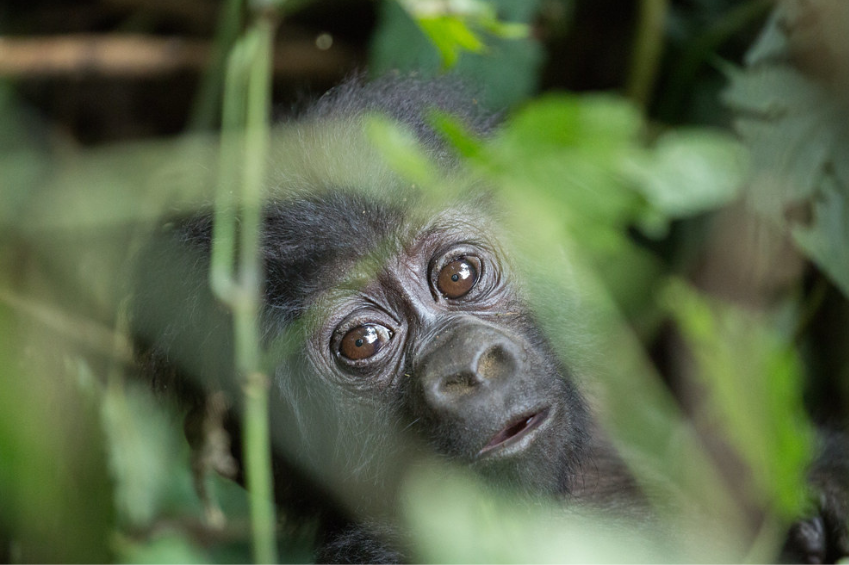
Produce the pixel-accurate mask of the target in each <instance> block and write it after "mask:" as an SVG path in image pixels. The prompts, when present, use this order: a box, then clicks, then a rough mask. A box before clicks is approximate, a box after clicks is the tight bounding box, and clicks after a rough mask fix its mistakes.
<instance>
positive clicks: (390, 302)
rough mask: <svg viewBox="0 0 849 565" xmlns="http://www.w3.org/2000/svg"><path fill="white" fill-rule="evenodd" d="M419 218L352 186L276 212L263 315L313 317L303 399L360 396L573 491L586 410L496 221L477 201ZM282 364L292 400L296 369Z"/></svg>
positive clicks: (388, 416)
mask: <svg viewBox="0 0 849 565" xmlns="http://www.w3.org/2000/svg"><path fill="white" fill-rule="evenodd" d="M357 210H359V211H360V213H359V214H357V213H353V214H352V213H351V212H352V211H357ZM307 212H308V213H307ZM408 215H409V211H408V210H404V209H402V208H399V207H390V206H386V205H382V204H380V203H379V202H376V201H370V200H368V199H366V198H365V197H363V196H358V195H356V194H355V193H350V192H344V191H336V192H331V193H329V194H325V195H323V196H321V197H320V198H311V199H307V200H305V201H300V202H291V201H290V202H287V203H281V204H279V205H276V206H274V207H273V208H272V209H270V210H269V212H268V214H267V218H266V225H267V229H266V239H265V253H264V255H265V257H266V263H267V270H268V273H269V276H268V296H267V298H268V302H269V310H268V312H267V313H266V319H269V320H273V319H274V318H275V316H277V317H279V314H275V312H281V311H282V312H290V311H291V312H304V311H305V310H311V311H312V312H313V313H314V315H313V316H309V317H310V318H311V322H310V324H309V328H310V329H309V331H308V335H309V337H308V338H307V343H306V349H305V351H304V352H303V353H305V357H306V359H307V364H308V366H309V367H310V369H309V370H307V371H306V374H307V376H306V380H307V381H309V382H304V383H302V386H303V387H304V390H303V391H302V392H301V394H299V395H298V396H299V397H303V396H310V395H314V394H316V393H315V392H314V391H315V389H316V388H319V387H326V388H327V389H329V390H330V391H332V392H331V393H330V397H331V398H333V399H334V400H333V401H331V402H328V403H327V404H333V408H332V409H333V410H334V412H336V414H335V416H336V417H341V416H340V415H339V414H338V412H339V411H340V410H341V407H342V406H344V405H346V404H350V400H351V399H352V398H356V399H358V400H359V405H360V406H362V404H365V405H367V407H368V408H370V409H372V410H374V412H375V413H376V414H380V415H381V417H380V418H378V420H380V421H382V422H384V423H385V422H391V423H392V425H394V426H396V427H398V428H400V429H405V430H406V429H409V430H412V431H413V432H415V433H416V434H417V435H418V436H419V437H420V438H422V439H423V440H424V441H425V442H426V443H427V444H429V445H430V446H431V447H432V448H433V449H434V450H435V451H436V452H437V453H438V454H440V455H445V456H448V457H450V458H451V459H453V460H455V461H458V462H462V463H464V464H468V465H471V466H472V467H473V468H475V469H476V470H478V471H480V472H481V473H482V474H484V475H486V476H488V477H491V478H493V479H496V480H497V481H498V482H501V483H507V484H509V485H511V486H514V487H518V488H521V489H523V490H531V491H535V492H540V491H545V492H568V491H569V490H570V486H571V477H572V476H573V475H574V471H575V470H576V468H577V465H578V464H579V461H580V459H581V456H582V454H583V450H584V446H585V443H586V435H587V434H586V431H585V430H586V427H587V424H586V422H585V420H586V409H585V406H584V403H583V401H582V399H581V398H580V396H579V394H578V393H577V391H576V390H575V387H574V385H573V384H572V383H571V381H570V380H569V378H568V375H567V373H566V371H565V370H564V368H563V367H562V366H561V365H560V364H559V362H558V360H557V358H556V356H555V355H554V354H553V352H552V351H551V349H550V346H549V344H548V342H547V341H546V340H545V338H544V337H543V336H542V334H541V333H540V331H539V330H538V329H537V326H536V324H535V323H534V321H533V319H532V316H531V314H530V313H529V311H528V309H527V307H526V306H525V305H524V303H523V301H522V299H521V297H520V285H519V284H518V281H516V280H514V278H515V277H514V275H513V274H512V272H511V270H510V268H509V265H508V263H507V261H506V260H505V257H504V256H503V253H502V251H501V249H500V246H499V245H498V242H497V241H496V238H495V237H494V235H493V232H494V229H493V226H492V225H491V222H489V221H488V220H487V219H486V218H485V217H484V216H483V215H481V214H480V212H478V211H474V210H473V209H472V207H471V206H466V207H462V206H459V205H457V206H454V207H452V209H451V210H450V211H448V212H443V213H441V214H438V215H437V216H436V217H435V218H432V219H430V220H429V221H423V222H422V221H419V222H414V221H410V219H408V217H407V216H408ZM310 219H312V220H313V221H314V222H315V225H308V224H309V223H310ZM293 223H296V224H297V226H295V225H292V224H293ZM296 228H297V229H296ZM304 233H310V234H316V237H312V238H311V239H310V240H309V244H308V247H309V249H300V247H301V246H303V243H302V241H301V240H302V236H301V235H300V234H304ZM318 234H320V235H318ZM299 238H301V240H299ZM275 273H279V274H281V275H283V274H289V275H288V276H282V278H280V279H275ZM291 273H298V275H299V276H300V277H304V276H307V275H310V273H311V275H310V276H312V277H315V278H318V280H320V281H322V282H321V284H316V283H315V282H312V283H311V284H305V283H303V282H296V281H293V280H291V279H292V276H291ZM293 288H297V289H298V291H299V292H295V293H292V292H291V290H292V289H293ZM306 288H313V289H314V291H313V292H312V293H310V294H308V295H304V294H303V291H304V289H306ZM297 302H300V303H297ZM276 372H277V374H278V382H283V386H282V388H283V389H284V392H283V393H282V394H283V395H284V396H285V395H286V394H287V393H286V392H285V388H286V384H285V382H284V381H286V379H287V378H291V374H292V372H293V371H292V369H291V364H288V365H284V366H282V367H278V370H277V371H276ZM316 381H321V382H320V383H318V382H316ZM319 417H322V418H323V416H319ZM363 425H364V424H363V423H362V422H354V421H353V419H352V420H350V421H348V422H340V424H339V426H340V427H341V428H351V427H352V426H353V427H355V428H357V427H360V426H363ZM367 425H369V426H380V425H381V423H380V422H372V423H370V424H367ZM310 426H311V424H308V425H307V426H306V427H310ZM302 427H304V426H303V425H302ZM361 431H362V432H363V433H374V432H375V430H361ZM307 433H308V430H307ZM337 435H338V436H339V437H338V438H337V442H338V441H339V438H344V437H345V434H344V433H342V434H337ZM313 443H314V442H313ZM337 448H338V447H337ZM343 448H344V447H343ZM306 449H308V447H306Z"/></svg>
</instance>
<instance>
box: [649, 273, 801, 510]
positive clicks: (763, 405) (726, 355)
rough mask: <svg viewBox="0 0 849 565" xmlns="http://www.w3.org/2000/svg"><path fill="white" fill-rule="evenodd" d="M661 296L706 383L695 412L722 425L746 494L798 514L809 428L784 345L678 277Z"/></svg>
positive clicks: (796, 367)
mask: <svg viewBox="0 0 849 565" xmlns="http://www.w3.org/2000/svg"><path fill="white" fill-rule="evenodd" d="M662 298H663V303H664V304H665V307H666V309H667V311H668V312H669V313H670V314H671V315H672V317H673V318H674V319H675V321H676V322H677V324H678V326H679V327H680V328H681V331H682V333H683V335H684V338H685V341H686V342H687V344H688V346H689V347H690V349H691V351H692V353H693V358H694V360H695V364H696V376H697V377H698V378H699V379H700V381H701V382H702V383H703V384H704V385H705V386H706V387H707V404H706V406H707V408H706V409H705V410H704V413H702V414H700V415H699V417H700V418H702V419H703V421H704V422H705V424H706V425H707V426H711V427H714V426H715V427H717V428H718V429H720V430H722V431H723V432H724V435H725V438H726V439H727V441H728V442H729V444H730V445H732V446H733V447H734V448H735V449H736V452H737V454H738V456H739V457H740V458H741V459H742V460H743V461H744V462H745V463H746V464H747V466H748V468H749V470H750V472H751V474H744V476H745V477H747V478H748V481H749V482H750V483H751V484H750V487H752V488H751V490H750V489H747V491H750V492H754V493H757V495H758V498H759V500H756V501H754V502H757V503H759V504H762V505H764V506H765V507H767V508H771V509H772V511H773V512H775V513H776V514H777V515H778V516H779V517H781V518H783V519H785V520H791V519H793V518H795V517H797V516H799V515H801V514H802V513H803V512H804V511H805V509H806V505H807V504H808V498H807V486H806V485H807V481H806V475H807V470H808V466H809V464H810V462H811V459H812V455H813V440H814V437H815V435H814V431H813V428H812V426H811V424H810V422H809V421H808V419H807V416H806V412H805V408H804V406H803V404H802V400H801V399H802V383H803V376H802V368H801V363H800V361H799V359H798V356H797V355H796V353H795V351H794V350H793V348H792V346H791V345H790V344H789V343H787V342H785V341H784V340H783V339H782V338H780V337H779V336H778V335H777V334H776V333H775V332H773V331H771V330H770V329H769V328H768V327H767V326H766V325H765V324H764V323H763V322H762V321H760V320H758V319H756V318H755V317H754V316H753V315H750V314H748V313H745V312H743V311H742V310H739V309H735V308H734V307H732V306H729V305H722V304H720V303H717V302H711V301H709V300H708V299H707V298H705V297H703V296H701V295H699V294H698V293H697V292H696V291H695V290H693V289H692V288H690V287H689V286H687V285H686V284H684V283H682V282H679V281H673V282H672V283H671V284H670V285H669V286H668V287H667V288H666V289H665V291H664V294H663V297H662Z"/></svg>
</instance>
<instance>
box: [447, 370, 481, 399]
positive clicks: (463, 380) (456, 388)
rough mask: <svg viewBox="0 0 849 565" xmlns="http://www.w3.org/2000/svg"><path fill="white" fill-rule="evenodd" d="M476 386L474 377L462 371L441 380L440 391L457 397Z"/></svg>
mask: <svg viewBox="0 0 849 565" xmlns="http://www.w3.org/2000/svg"><path fill="white" fill-rule="evenodd" d="M476 384H477V379H475V376H474V375H473V374H472V373H470V372H468V371H462V372H460V373H456V374H453V375H449V376H447V377H445V378H444V379H443V380H442V384H441V386H440V389H441V390H442V392H443V393H446V394H449V395H452V396H457V395H459V394H463V393H465V392H469V391H470V390H472V388H474V386H475V385H476Z"/></svg>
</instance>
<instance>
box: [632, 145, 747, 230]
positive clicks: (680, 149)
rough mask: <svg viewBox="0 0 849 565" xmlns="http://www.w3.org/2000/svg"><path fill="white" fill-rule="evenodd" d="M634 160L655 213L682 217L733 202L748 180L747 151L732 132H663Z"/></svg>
mask: <svg viewBox="0 0 849 565" xmlns="http://www.w3.org/2000/svg"><path fill="white" fill-rule="evenodd" d="M643 157H644V158H643V159H635V161H634V165H635V168H634V170H633V174H634V176H635V178H636V179H637V180H638V183H639V188H640V190H641V191H642V192H643V194H644V195H645V196H646V199H647V200H648V201H649V203H650V204H651V206H652V207H653V208H654V209H655V211H656V212H660V213H661V214H662V215H664V216H666V217H668V218H681V217H686V216H690V215H694V214H698V213H700V212H704V211H707V210H714V209H717V208H719V207H721V206H723V205H726V204H728V203H729V202H731V201H732V200H734V199H735V198H736V197H737V195H738V193H739V190H740V188H741V186H742V185H743V182H744V181H745V178H746V173H747V171H748V169H747V164H748V163H747V159H746V157H747V154H746V151H745V149H744V147H742V145H740V143H739V142H737V141H736V140H734V139H733V138H732V137H731V136H730V135H728V134H726V133H723V132H719V131H711V130H706V129H678V130H674V131H671V132H669V133H666V134H664V135H663V136H661V137H660V139H658V140H657V142H656V143H655V144H654V146H653V147H652V149H651V151H649V152H646V153H645V154H644V155H643Z"/></svg>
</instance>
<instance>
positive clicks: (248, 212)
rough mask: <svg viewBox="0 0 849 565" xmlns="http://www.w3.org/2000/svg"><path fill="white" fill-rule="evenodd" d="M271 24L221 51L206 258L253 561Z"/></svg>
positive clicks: (261, 498) (264, 431) (264, 558)
mask: <svg viewBox="0 0 849 565" xmlns="http://www.w3.org/2000/svg"><path fill="white" fill-rule="evenodd" d="M276 26H277V20H276V18H275V17H274V13H273V12H272V11H268V10H266V11H263V12H261V13H259V14H257V16H256V19H255V21H254V22H253V23H252V25H251V27H250V29H249V30H248V31H247V32H246V34H245V35H244V37H243V38H242V39H240V40H239V41H238V42H237V43H236V45H235V46H234V48H233V51H232V52H231V54H230V56H229V58H228V64H227V74H226V82H225V92H224V109H223V117H222V121H223V134H222V140H221V163H220V165H221V173H220V178H219V183H218V187H217V193H216V206H215V218H214V225H213V246H212V258H211V265H210V285H211V286H212V289H213V292H214V293H215V295H216V296H217V297H218V298H219V299H221V301H222V302H224V303H225V304H227V305H228V306H229V307H230V309H231V310H232V312H233V327H234V328H233V329H234V336H233V338H234V350H235V368H236V372H237V374H238V375H239V378H241V379H242V382H243V388H244V399H245V406H244V430H243V434H244V435H243V443H244V464H245V477H246V486H247V488H248V493H249V496H250V513H251V532H252V538H253V540H252V541H253V554H254V560H255V561H256V562H257V563H272V562H275V561H276V560H277V550H276V538H275V524H276V516H275V508H274V503H273V485H272V474H271V449H270V447H271V440H270V430H269V425H268V419H269V414H268V390H269V381H268V377H267V376H266V375H265V374H264V373H263V372H262V370H261V351H260V346H259V330H258V319H259V304H260V297H261V292H262V281H261V276H260V271H261V267H262V265H261V260H260V254H259V243H260V227H261V221H262V219H261V211H262V189H263V183H264V179H265V174H266V173H265V158H266V154H267V152H268V141H269V134H270V126H269V108H270V102H271V64H272V53H273V50H272V47H273V39H274V31H275V29H276ZM242 127H244V134H242V132H241V129H242ZM237 187H238V190H237ZM237 225H238V227H239V229H238V231H237V229H236V226H237ZM237 246H238V253H237Z"/></svg>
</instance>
